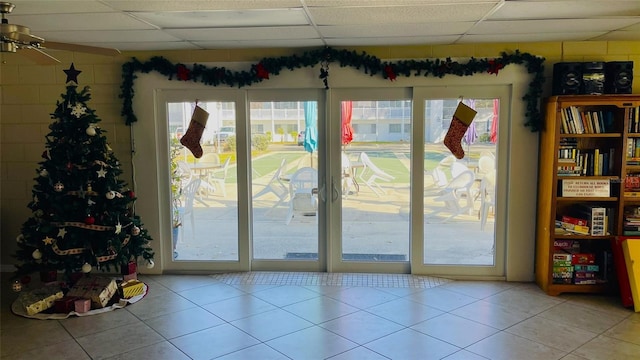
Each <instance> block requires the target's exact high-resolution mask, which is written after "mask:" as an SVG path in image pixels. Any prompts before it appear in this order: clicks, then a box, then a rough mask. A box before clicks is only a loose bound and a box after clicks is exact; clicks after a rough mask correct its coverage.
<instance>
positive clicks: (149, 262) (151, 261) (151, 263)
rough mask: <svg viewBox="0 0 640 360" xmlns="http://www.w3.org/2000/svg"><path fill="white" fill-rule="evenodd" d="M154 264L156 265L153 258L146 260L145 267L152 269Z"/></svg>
mask: <svg viewBox="0 0 640 360" xmlns="http://www.w3.org/2000/svg"><path fill="white" fill-rule="evenodd" d="M154 266H156V263H154V262H153V260H151V259H149V260H147V269H153V267H154Z"/></svg>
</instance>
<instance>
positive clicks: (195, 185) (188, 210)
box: [174, 177, 202, 251]
mask: <svg viewBox="0 0 640 360" xmlns="http://www.w3.org/2000/svg"><path fill="white" fill-rule="evenodd" d="M201 181H202V180H200V179H199V178H197V177H196V178H193V180H191V181H190V182H189V183H188V184H187V185H186V186H185V187H184V188H183V189H182V196H183V197H184V201H183V202H182V207H181V208H179V209H178V212H179V217H180V223H181V224H182V225H183V227H184V220H185V218H186V217H187V216H189V221H190V223H191V238H192V240H195V238H196V222H195V218H194V215H193V202H194V200H195V197H196V193H197V192H198V189H199V188H200V183H201ZM174 251H175V244H174Z"/></svg>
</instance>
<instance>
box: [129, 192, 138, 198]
mask: <svg viewBox="0 0 640 360" xmlns="http://www.w3.org/2000/svg"><path fill="white" fill-rule="evenodd" d="M128 195H129V198H130V199H134V198H135V197H136V193H134V192H133V190H129V192H128Z"/></svg>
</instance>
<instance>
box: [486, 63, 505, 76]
mask: <svg viewBox="0 0 640 360" xmlns="http://www.w3.org/2000/svg"><path fill="white" fill-rule="evenodd" d="M503 68H504V65H503V64H501V63H499V62H497V61H496V60H495V59H491V60H489V70H487V72H488V73H489V74H496V76H498V72H499V71H500V70H501V69H503Z"/></svg>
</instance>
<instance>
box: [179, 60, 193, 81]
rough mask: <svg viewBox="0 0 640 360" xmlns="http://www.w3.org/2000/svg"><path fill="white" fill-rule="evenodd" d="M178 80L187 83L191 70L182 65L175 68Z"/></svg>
mask: <svg viewBox="0 0 640 360" xmlns="http://www.w3.org/2000/svg"><path fill="white" fill-rule="evenodd" d="M176 67H177V73H178V80H182V81H187V80H189V79H190V78H191V70H189V69H187V67H186V66H184V65H183V64H178V65H177V66H176Z"/></svg>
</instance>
